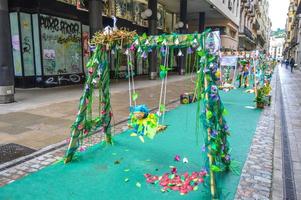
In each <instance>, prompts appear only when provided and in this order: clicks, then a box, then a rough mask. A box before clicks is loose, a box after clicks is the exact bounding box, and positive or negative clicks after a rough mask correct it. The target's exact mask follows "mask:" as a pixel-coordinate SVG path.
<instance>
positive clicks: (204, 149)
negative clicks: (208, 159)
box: [202, 144, 206, 152]
mask: <svg viewBox="0 0 301 200" xmlns="http://www.w3.org/2000/svg"><path fill="white" fill-rule="evenodd" d="M205 151H206V146H205V145H204V144H203V146H202V152H205Z"/></svg>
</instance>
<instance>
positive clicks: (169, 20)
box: [165, 12, 174, 33]
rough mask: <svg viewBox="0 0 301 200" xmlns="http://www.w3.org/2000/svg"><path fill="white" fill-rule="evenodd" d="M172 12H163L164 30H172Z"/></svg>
mask: <svg viewBox="0 0 301 200" xmlns="http://www.w3.org/2000/svg"><path fill="white" fill-rule="evenodd" d="M173 23H174V21H173V14H172V13H169V12H166V14H165V31H166V32H169V33H170V32H172V31H173Z"/></svg>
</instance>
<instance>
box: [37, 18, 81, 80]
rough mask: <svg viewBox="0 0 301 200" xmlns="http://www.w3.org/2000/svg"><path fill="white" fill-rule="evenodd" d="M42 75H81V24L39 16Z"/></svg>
mask: <svg viewBox="0 0 301 200" xmlns="http://www.w3.org/2000/svg"><path fill="white" fill-rule="evenodd" d="M40 27H41V46H42V64H43V70H44V75H57V74H76V73H82V45H81V44H82V41H81V24H80V22H77V21H74V20H68V19H63V18H58V17H53V16H49V15H40Z"/></svg>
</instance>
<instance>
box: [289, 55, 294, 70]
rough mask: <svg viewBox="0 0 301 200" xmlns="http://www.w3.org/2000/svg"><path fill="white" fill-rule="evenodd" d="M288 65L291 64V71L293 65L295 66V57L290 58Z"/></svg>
mask: <svg viewBox="0 0 301 200" xmlns="http://www.w3.org/2000/svg"><path fill="white" fill-rule="evenodd" d="M290 66H291V72H292V73H293V70H294V67H295V59H294V58H293V57H292V58H291V60H290Z"/></svg>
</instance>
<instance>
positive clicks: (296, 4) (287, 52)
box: [283, 0, 301, 66]
mask: <svg viewBox="0 0 301 200" xmlns="http://www.w3.org/2000/svg"><path fill="white" fill-rule="evenodd" d="M300 17H301V1H300V0H290V4H289V8H288V14H287V20H286V39H285V44H284V53H283V54H284V57H285V58H286V59H290V58H294V59H295V63H296V64H297V65H298V66H301V31H300V27H301V20H300Z"/></svg>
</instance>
